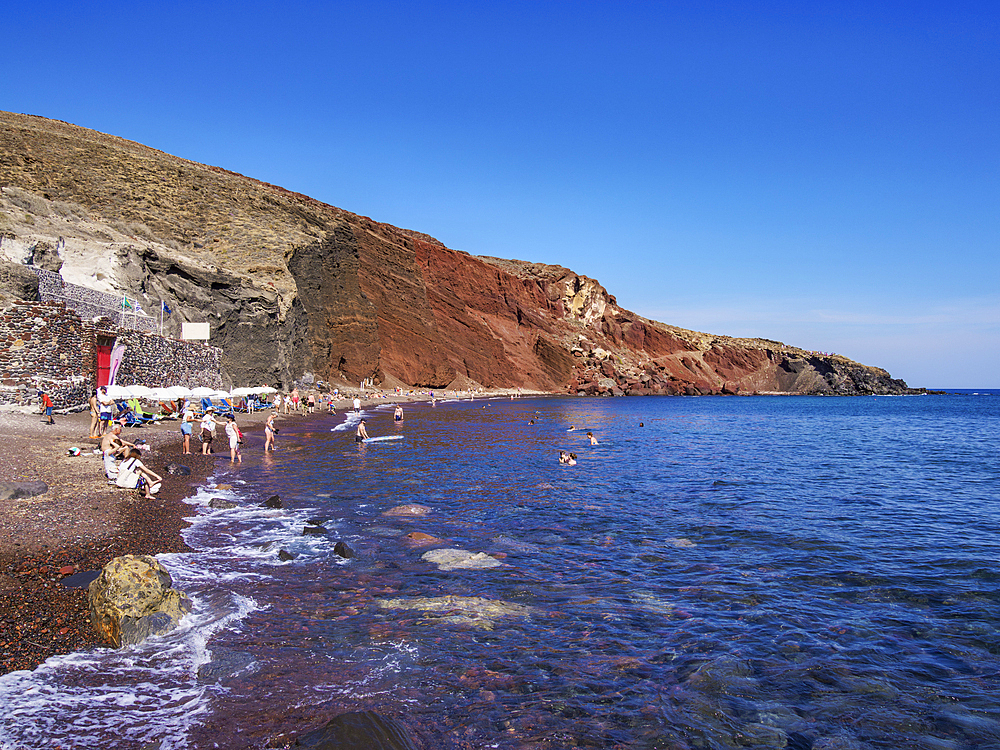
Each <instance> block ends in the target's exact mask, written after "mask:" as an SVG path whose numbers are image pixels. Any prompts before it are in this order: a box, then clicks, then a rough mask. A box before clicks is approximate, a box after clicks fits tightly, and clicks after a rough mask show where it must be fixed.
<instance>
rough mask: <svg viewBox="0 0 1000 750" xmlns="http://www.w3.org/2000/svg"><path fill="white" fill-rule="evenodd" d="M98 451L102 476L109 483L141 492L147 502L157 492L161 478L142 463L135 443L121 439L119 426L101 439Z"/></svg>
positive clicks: (112, 428) (140, 453)
mask: <svg viewBox="0 0 1000 750" xmlns="http://www.w3.org/2000/svg"><path fill="white" fill-rule="evenodd" d="M100 451H101V454H102V456H103V459H104V475H105V476H106V477H107V478H108V481H109V482H113V483H114V484H116V485H117V486H119V487H124V488H126V489H138V490H142V491H143V493H144V494H145V497H146V499H147V500H148V499H152V497H153V495H155V494H156V493H157V492H158V491H159V489H160V484H161V483H162V482H163V477H161V476H160V475H159V474H157V473H156V472H155V471H153V470H152V469H150V468H149V467H148V466H146V465H145V464H144V463H143V462H142V460H141V457H142V452H141V451H140V450H139V447H138V446H137V445H136V444H135V443H130V442H128V441H127V440H125V439H124V438H122V426H121V425H120V424H117V423H116V424H115V425H113V426H112V427H111V429H110V430H109V431H108V432H107V433H105V434H104V435H103V436H102V437H101V448H100Z"/></svg>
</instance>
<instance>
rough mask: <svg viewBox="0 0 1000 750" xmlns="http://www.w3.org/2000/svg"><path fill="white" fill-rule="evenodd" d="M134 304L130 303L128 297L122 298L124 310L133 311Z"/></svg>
mask: <svg viewBox="0 0 1000 750" xmlns="http://www.w3.org/2000/svg"><path fill="white" fill-rule="evenodd" d="M131 309H132V303H131V302H129V301H128V297H122V310H131Z"/></svg>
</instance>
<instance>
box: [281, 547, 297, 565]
mask: <svg viewBox="0 0 1000 750" xmlns="http://www.w3.org/2000/svg"><path fill="white" fill-rule="evenodd" d="M295 557H296V555H293V554H292V553H291V552H289V551H288V550H283V549H279V550H278V559H279V560H281V561H282V562H288V561H289V560H294V559H295Z"/></svg>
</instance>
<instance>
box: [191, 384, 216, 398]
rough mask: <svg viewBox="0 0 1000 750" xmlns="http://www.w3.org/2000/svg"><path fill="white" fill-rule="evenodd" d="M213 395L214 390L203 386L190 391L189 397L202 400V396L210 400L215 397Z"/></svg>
mask: <svg viewBox="0 0 1000 750" xmlns="http://www.w3.org/2000/svg"><path fill="white" fill-rule="evenodd" d="M215 394H216V390H215V389H214V388H208V387H207V386H204V385H199V386H198V387H197V388H192V389H191V395H192V396H194V397H196V398H202V397H203V396H208V397H209V398H212V397H213V396H215Z"/></svg>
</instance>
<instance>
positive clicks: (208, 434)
mask: <svg viewBox="0 0 1000 750" xmlns="http://www.w3.org/2000/svg"><path fill="white" fill-rule="evenodd" d="M213 411H214V409H213V408H212V407H211V406H210V407H208V408H207V409H206V410H205V416H203V417H202V418H201V454H202V455H203V456H206V455H208V454H209V453H214V451H213V450H212V440H214V439H215V425H216V424H217V422H216V421H215V415H214V414H212V412H213Z"/></svg>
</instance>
